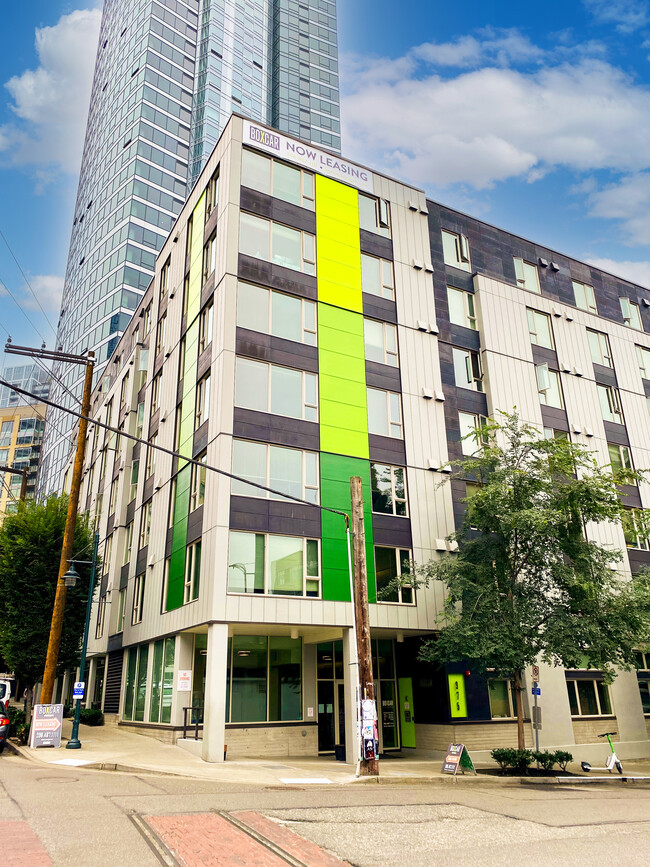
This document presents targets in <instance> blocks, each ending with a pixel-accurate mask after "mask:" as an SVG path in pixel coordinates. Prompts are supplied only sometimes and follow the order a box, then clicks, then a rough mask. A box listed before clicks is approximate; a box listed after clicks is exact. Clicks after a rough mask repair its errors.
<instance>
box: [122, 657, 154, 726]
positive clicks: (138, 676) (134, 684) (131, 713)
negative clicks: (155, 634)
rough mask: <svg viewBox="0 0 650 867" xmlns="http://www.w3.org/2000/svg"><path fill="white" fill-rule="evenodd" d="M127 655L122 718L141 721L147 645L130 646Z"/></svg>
mask: <svg viewBox="0 0 650 867" xmlns="http://www.w3.org/2000/svg"><path fill="white" fill-rule="evenodd" d="M127 656H128V658H127V663H126V681H125V685H124V710H123V712H122V719H125V720H133V721H135V722H143V721H144V706H145V701H146V698H147V663H148V661H149V645H148V644H141V645H140V646H139V647H130V648H129V649H128V651H127Z"/></svg>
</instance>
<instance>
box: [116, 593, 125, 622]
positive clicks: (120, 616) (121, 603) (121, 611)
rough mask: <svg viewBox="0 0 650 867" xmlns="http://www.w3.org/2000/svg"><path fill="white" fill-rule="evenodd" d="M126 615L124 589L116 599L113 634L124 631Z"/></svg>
mask: <svg viewBox="0 0 650 867" xmlns="http://www.w3.org/2000/svg"><path fill="white" fill-rule="evenodd" d="M125 614H126V587H124V588H123V589H122V590H120V592H119V594H118V597H117V623H116V624H115V632H123V631H124V617H125Z"/></svg>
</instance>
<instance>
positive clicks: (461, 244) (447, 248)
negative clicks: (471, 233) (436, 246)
mask: <svg viewBox="0 0 650 867" xmlns="http://www.w3.org/2000/svg"><path fill="white" fill-rule="evenodd" d="M442 253H443V257H444V260H445V265H453V266H454V267H455V268H462V270H463V271H471V270H472V269H471V264H470V259H469V241H468V240H467V237H466V236H465V235H459V234H456V232H448V231H447V230H446V229H443V230H442Z"/></svg>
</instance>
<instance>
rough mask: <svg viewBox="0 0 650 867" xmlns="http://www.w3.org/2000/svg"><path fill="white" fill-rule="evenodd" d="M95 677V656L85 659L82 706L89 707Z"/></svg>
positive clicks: (93, 690)
mask: <svg viewBox="0 0 650 867" xmlns="http://www.w3.org/2000/svg"><path fill="white" fill-rule="evenodd" d="M96 678H97V657H96V656H93V657H92V658H91V659H86V692H85V694H84V700H83V702H82V706H83V707H86V708H89V707H91V705H92V696H93V695H94V692H95V679H96Z"/></svg>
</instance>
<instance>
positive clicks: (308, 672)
mask: <svg viewBox="0 0 650 867" xmlns="http://www.w3.org/2000/svg"><path fill="white" fill-rule="evenodd" d="M302 701H303V716H302V718H303V720H304V721H305V722H306V723H317V722H318V691H317V672H316V645H315V644H305V643H304V642H303V652H302ZM310 709H311V713H312V715H311V716H309V711H310Z"/></svg>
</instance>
